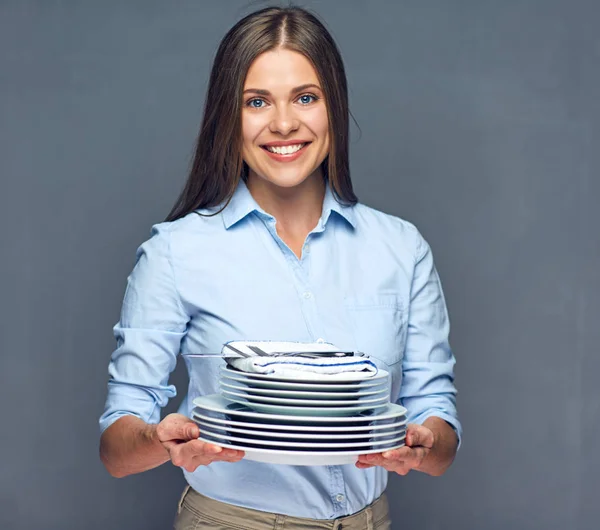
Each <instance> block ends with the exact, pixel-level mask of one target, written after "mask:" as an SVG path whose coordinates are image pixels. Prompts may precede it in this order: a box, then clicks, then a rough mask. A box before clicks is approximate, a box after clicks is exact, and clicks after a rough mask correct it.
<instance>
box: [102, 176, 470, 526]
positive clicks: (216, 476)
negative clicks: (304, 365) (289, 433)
mask: <svg viewBox="0 0 600 530" xmlns="http://www.w3.org/2000/svg"><path fill="white" fill-rule="evenodd" d="M214 211H217V210H216V209H215V210H211V212H214ZM211 212H209V211H208V210H204V211H203V212H202V213H211ZM275 222H276V221H275V218H274V217H272V216H271V215H269V214H267V213H265V212H264V211H263V210H262V209H261V208H260V207H259V206H258V204H257V203H256V202H255V201H254V199H253V197H252V195H251V194H250V192H249V191H248V188H247V187H246V185H245V183H244V182H243V181H241V182H240V184H239V186H238V188H237V189H236V192H235V194H234V196H233V198H232V200H231V202H230V203H229V205H228V206H227V208H225V210H224V211H223V212H222V213H219V214H218V215H215V216H213V217H201V216H199V215H197V214H196V213H191V214H189V215H187V216H186V217H184V218H182V219H179V220H177V221H174V222H171V223H161V224H158V225H155V226H154V227H153V231H152V237H151V238H150V239H149V240H148V241H146V242H145V243H143V244H142V245H141V246H140V248H139V249H138V251H137V255H136V258H137V262H136V265H135V267H134V269H133V272H132V273H131V275H130V276H129V278H128V283H127V289H126V292H125V298H124V301H123V307H122V312H121V317H120V321H119V323H118V324H117V325H116V326H115V328H114V334H115V337H116V339H117V349H116V350H115V351H114V353H113V354H112V358H111V362H110V366H109V374H110V380H109V383H108V397H107V400H106V407H105V410H104V413H103V414H102V416H101V418H100V428H101V430H102V431H103V430H104V429H106V428H107V427H108V426H109V425H110V424H112V423H113V422H114V421H115V420H117V419H118V418H120V417H122V416H124V415H127V414H131V415H134V416H137V417H139V418H141V419H142V420H144V421H146V422H148V423H158V422H159V421H160V409H161V407H163V406H164V405H165V404H166V403H167V401H168V400H169V399H170V398H172V397H173V396H175V394H176V390H175V387H174V386H172V385H169V384H168V379H169V374H170V372H172V371H173V370H174V368H175V365H176V360H177V355H178V354H179V352H183V353H197V352H219V351H221V348H222V346H223V344H224V343H225V342H228V341H232V340H281V341H306V342H313V341H316V340H318V339H323V340H325V341H327V342H331V343H333V344H335V345H337V346H338V347H340V348H341V349H343V350H359V351H362V352H365V353H367V354H368V355H370V356H371V357H372V358H373V359H374V360H375V361H376V363H377V364H378V365H379V366H380V367H381V368H385V369H387V370H389V372H390V373H391V376H392V394H391V396H392V401H396V402H398V403H400V404H401V405H403V406H404V407H406V408H407V409H408V420H409V421H410V422H415V423H422V422H423V421H424V420H425V419H426V418H428V417H429V416H437V417H440V418H443V419H444V420H446V421H447V422H449V423H450V424H451V425H452V426H453V428H454V429H455V431H456V432H457V434H458V436H459V439H460V436H461V426H460V423H459V421H458V419H457V414H456V406H455V398H456V389H455V387H454V384H453V380H454V375H453V367H454V363H455V359H454V356H453V354H452V351H451V350H450V347H449V345H448V331H449V324H448V315H447V311H446V304H445V301H444V296H443V294H442V288H441V286H440V281H439V278H438V275H437V272H436V270H435V267H434V264H433V259H432V255H431V250H430V248H429V246H428V245H427V243H426V242H425V240H424V239H423V237H422V236H421V235H420V234H419V232H418V231H417V229H416V228H415V227H414V226H413V225H412V224H410V223H408V222H407V221H404V220H402V219H399V218H397V217H394V216H392V215H388V214H385V213H382V212H379V211H377V210H374V209H372V208H369V207H367V206H365V205H362V204H360V203H359V204H357V205H355V206H350V207H345V206H342V205H340V204H339V203H338V202H336V200H335V198H334V196H333V194H332V192H331V190H330V189H329V188H328V189H327V190H326V194H325V198H324V202H323V210H322V215H321V218H320V220H319V223H318V224H317V226H316V227H315V228H314V230H312V231H311V233H310V234H309V235H308V237H307V238H306V241H305V243H304V246H303V249H302V258H301V259H298V258H297V257H296V255H295V254H294V253H293V252H292V251H291V250H290V249H289V248H288V247H287V245H286V244H285V243H284V242H283V240H282V239H281V238H280V237H279V236H278V235H277V231H276V228H275ZM185 359H186V364H187V367H188V371H189V373H190V385H189V388H188V393H187V396H186V399H184V400H183V403H182V405H181V408H180V412H181V413H182V414H186V415H189V414H190V412H191V407H192V405H191V401H192V399H193V398H194V397H196V396H198V395H202V394H215V393H218V392H219V387H218V369H219V366H220V365H222V363H223V362H224V361H223V360H222V359H214V358H213V359H201V360H200V359H194V360H190V359H189V358H187V357H186V358H185ZM184 474H185V477H186V479H187V481H188V483H189V484H190V485H191V486H192V487H193V488H194V489H195V490H196V491H198V492H200V493H202V494H203V495H206V496H208V497H211V498H213V499H217V500H220V501H223V502H227V503H231V504H236V505H239V506H245V507H248V508H253V509H257V510H262V511H267V512H277V513H283V514H287V515H292V516H296V517H310V518H315V519H332V518H337V517H340V516H344V515H348V514H351V513H354V512H357V511H359V510H361V509H363V508H364V507H365V506H366V505H368V504H369V503H371V502H372V501H374V500H375V499H376V498H377V497H379V496H380V495H381V494H382V493H383V491H384V489H385V487H386V484H387V472H386V471H385V470H384V469H382V468H379V467H374V468H370V469H366V470H361V469H357V468H356V467H355V466H354V465H344V466H287V465H271V464H264V463H257V462H252V461H249V460H242V461H240V462H238V463H234V464H230V463H221V462H216V463H213V464H211V465H210V466H202V467H199V468H198V469H197V470H196V471H195V472H193V473H188V472H185V471H184Z"/></svg>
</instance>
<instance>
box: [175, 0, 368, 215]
mask: <svg viewBox="0 0 600 530" xmlns="http://www.w3.org/2000/svg"><path fill="white" fill-rule="evenodd" d="M276 48H285V49H288V50H292V51H296V52H299V53H301V54H302V55H304V56H305V57H306V58H307V59H308V60H309V61H311V63H312V64H313V66H314V68H315V70H316V73H317V76H318V78H319V81H320V82H321V84H322V88H323V93H324V96H325V104H326V107H327V113H328V118H329V136H330V142H331V143H330V149H329V154H328V156H327V157H326V158H325V160H324V161H323V164H322V170H323V176H324V177H325V178H326V179H328V180H329V182H330V184H331V187H332V189H333V192H334V195H335V196H336V198H337V200H338V201H340V202H342V203H344V204H355V203H356V202H357V201H358V199H357V197H356V195H355V194H354V191H353V189H352V182H351V180H350V167H349V160H348V136H349V109H348V88H347V82H346V73H345V70H344V64H343V62H342V57H341V55H340V52H339V50H338V48H337V46H336V44H335V42H334V40H333V38H332V36H331V35H330V34H329V32H328V31H327V29H326V28H325V26H324V25H323V24H322V23H321V22H320V21H319V20H318V19H317V18H316V17H315V16H314V15H313V14H311V13H310V12H308V11H306V10H305V9H302V8H300V7H295V6H294V7H285V8H282V7H269V8H265V9H261V10H260V11H256V12H254V13H251V14H250V15H248V16H246V17H244V18H243V19H242V20H240V21H239V22H238V23H237V24H236V25H235V26H233V27H232V28H231V29H230V30H229V32H228V33H227V34H226V35H225V37H224V38H223V40H222V41H221V44H220V46H219V49H218V50H217V54H216V56H215V59H214V63H213V66H212V70H211V74H210V81H209V85H208V92H207V95H206V102H205V105H204V117H203V120H202V125H201V127H200V133H199V135H198V141H197V145H196V152H195V155H194V160H193V163H192V167H191V170H190V173H189V176H188V179H187V182H186V184H185V187H184V189H183V191H182V192H181V195H180V196H179V198H178V199H177V202H176V203H175V206H173V209H172V210H171V212H170V213H169V215H168V217H167V219H166V220H167V221H174V220H176V219H179V218H181V217H184V216H185V215H187V214H189V213H191V212H193V211H194V210H196V209H199V208H210V207H214V206H217V205H219V204H222V203H223V202H224V201H226V203H228V202H229V200H230V199H231V197H232V195H233V193H234V191H235V189H236V187H237V185H238V183H239V179H240V178H242V177H245V176H246V174H247V167H245V166H246V165H245V163H244V162H243V160H242V154H241V146H242V138H241V135H242V133H241V113H242V93H243V87H244V81H245V79H246V74H247V72H248V70H249V68H250V65H251V64H252V63H253V61H254V60H255V59H256V58H257V57H258V56H259V55H260V54H262V53H264V52H267V51H270V50H273V49H276Z"/></svg>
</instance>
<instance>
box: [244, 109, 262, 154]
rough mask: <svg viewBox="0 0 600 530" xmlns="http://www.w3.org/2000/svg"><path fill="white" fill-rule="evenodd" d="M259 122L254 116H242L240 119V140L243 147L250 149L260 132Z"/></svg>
mask: <svg viewBox="0 0 600 530" xmlns="http://www.w3.org/2000/svg"><path fill="white" fill-rule="evenodd" d="M261 128H262V127H261V124H260V120H258V119H257V118H256V117H254V116H244V117H243V119H242V139H243V142H244V146H248V147H250V146H251V145H252V144H253V143H254V141H255V139H256V137H257V136H258V134H259V133H260V131H261Z"/></svg>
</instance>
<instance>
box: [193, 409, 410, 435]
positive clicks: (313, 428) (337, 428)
mask: <svg viewBox="0 0 600 530" xmlns="http://www.w3.org/2000/svg"><path fill="white" fill-rule="evenodd" d="M192 420H194V421H196V422H198V421H205V422H210V423H215V424H218V425H221V426H227V427H229V426H233V427H243V428H247V429H253V430H262V431H267V432H273V431H275V432H278V431H288V432H291V433H336V432H344V433H350V432H356V433H360V432H370V431H379V430H384V429H390V428H393V427H400V426H402V425H406V423H407V420H406V417H405V416H397V417H395V418H393V419H386V420H375V421H372V422H370V423H368V424H366V425H341V424H339V423H337V424H336V425H323V424H322V423H321V424H315V423H311V422H309V424H308V425H302V424H298V423H295V424H278V423H255V422H250V421H235V420H230V419H223V418H215V417H213V416H208V415H206V414H202V413H197V412H192ZM394 420H398V421H394ZM255 421H256V420H255Z"/></svg>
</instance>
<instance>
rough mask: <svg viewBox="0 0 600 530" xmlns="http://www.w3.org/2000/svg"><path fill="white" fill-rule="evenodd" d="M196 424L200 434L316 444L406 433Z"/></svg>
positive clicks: (402, 430) (198, 422)
mask: <svg viewBox="0 0 600 530" xmlns="http://www.w3.org/2000/svg"><path fill="white" fill-rule="evenodd" d="M196 423H197V424H198V427H200V431H201V432H202V430H203V429H208V430H209V431H210V432H215V431H216V432H222V431H226V432H228V433H231V434H232V436H235V435H236V434H249V435H252V436H254V437H258V438H259V439H260V437H263V438H268V439H271V440H274V439H276V438H284V439H290V440H299V441H302V440H314V441H316V442H321V441H340V442H343V441H344V440H346V441H347V440H350V439H352V440H354V439H356V440H360V439H366V440H374V441H375V440H376V439H378V438H390V437H394V436H396V435H398V436H401V435H402V434H404V433H405V432H406V429H405V428H404V427H403V426H398V427H396V428H390V429H385V430H379V431H375V432H366V433H364V432H362V433H361V432H359V433H357V432H347V433H344V434H341V433H340V434H318V433H297V432H274V431H264V430H263V431H256V430H252V429H240V428H239V427H231V426H229V425H227V426H226V425H221V424H219V423H211V422H208V421H203V420H197V421H196Z"/></svg>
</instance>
